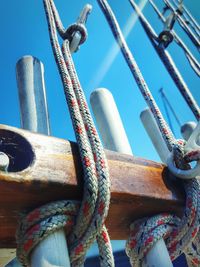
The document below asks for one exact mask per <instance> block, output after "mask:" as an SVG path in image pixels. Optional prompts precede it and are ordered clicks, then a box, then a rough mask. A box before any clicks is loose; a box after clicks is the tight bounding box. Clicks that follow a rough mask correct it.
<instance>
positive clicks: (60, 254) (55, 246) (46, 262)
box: [31, 230, 70, 267]
mask: <svg viewBox="0 0 200 267" xmlns="http://www.w3.org/2000/svg"><path fill="white" fill-rule="evenodd" d="M69 266H70V261H69V254H68V249H67V243H66V239H65V233H64V230H59V231H57V232H56V233H53V234H51V235H49V236H48V237H47V238H45V239H44V240H43V241H42V242H40V243H39V245H38V246H36V248H35V249H34V251H33V253H32V255H31V267H69Z"/></svg>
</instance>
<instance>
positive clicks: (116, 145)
mask: <svg viewBox="0 0 200 267" xmlns="http://www.w3.org/2000/svg"><path fill="white" fill-rule="evenodd" d="M90 102H91V105H92V109H93V112H94V115H95V119H96V122H97V125H98V128H99V131H100V134H101V137H102V139H103V143H104V145H105V148H107V149H110V150H114V151H117V152H121V153H126V154H129V155H132V151H131V147H130V145H129V142H128V138H127V136H126V133H125V131H124V127H123V124H122V122H121V119H120V116H119V112H118V110H117V107H116V104H115V102H114V99H113V96H112V94H111V93H110V92H109V91H108V90H107V89H104V88H101V89H97V90H95V91H94V92H93V93H92V94H91V98H90ZM143 117H144V115H143ZM147 124H148V123H147ZM149 124H151V121H150V122H149ZM151 127H152V128H153V127H154V125H151ZM166 151H167V150H166ZM162 156H163V157H164V153H162ZM149 266H154V267H161V266H162V267H173V265H172V263H171V260H170V257H169V253H168V250H167V248H166V245H165V242H164V240H163V239H160V240H159V241H158V242H157V243H156V244H155V245H154V247H153V248H152V249H151V250H150V252H149V253H148V255H147V256H146V257H145V259H144V261H143V263H142V267H149Z"/></svg>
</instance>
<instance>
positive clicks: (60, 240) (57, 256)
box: [7, 56, 70, 267]
mask: <svg viewBox="0 0 200 267" xmlns="http://www.w3.org/2000/svg"><path fill="white" fill-rule="evenodd" d="M43 73H44V69H43V64H42V63H41V62H40V61H39V60H38V59H35V58H33V57H32V56H26V57H23V58H22V59H20V60H19V61H18V63H17V80H18V87H19V97H20V105H21V120H22V125H23V127H24V128H25V129H27V130H32V131H35V132H40V133H43V134H46V135H49V134H50V130H49V118H48V111H47V104H46V94H45V86H44V76H43ZM38 193H39V192H38ZM30 261H31V267H69V266H70V261H69V255H68V249H67V242H66V239H65V233H64V230H59V231H56V232H55V233H53V234H51V235H49V236H48V237H47V238H45V239H44V240H43V241H41V242H40V243H39V244H38V245H37V246H36V247H35V248H34V250H33V252H32V253H31V257H30ZM13 262H14V264H15V265H14V266H15V267H20V266H21V265H20V264H19V263H18V262H17V261H16V260H14V261H13ZM11 266H13V265H12V262H11V263H10V264H8V265H7V267H11Z"/></svg>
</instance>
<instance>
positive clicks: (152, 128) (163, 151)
mask: <svg viewBox="0 0 200 267" xmlns="http://www.w3.org/2000/svg"><path fill="white" fill-rule="evenodd" d="M140 119H141V121H142V123H143V126H144V128H145V130H146V132H147V134H148V136H149V137H150V139H151V141H152V143H153V145H154V147H155V149H156V151H157V153H158V155H159V157H160V159H161V161H162V162H164V163H166V162H167V158H168V156H169V150H168V148H167V145H166V143H165V141H164V140H163V137H162V134H161V133H160V130H159V128H158V125H157V123H156V121H155V119H154V117H153V114H152V113H151V111H150V109H149V108H146V109H145V110H143V111H142V112H141V114H140Z"/></svg>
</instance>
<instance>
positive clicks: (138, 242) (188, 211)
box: [126, 179, 200, 267]
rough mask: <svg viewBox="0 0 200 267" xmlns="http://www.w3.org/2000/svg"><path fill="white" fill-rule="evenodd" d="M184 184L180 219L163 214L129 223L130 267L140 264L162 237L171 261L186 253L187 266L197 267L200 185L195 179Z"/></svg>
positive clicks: (198, 256) (199, 255) (199, 257)
mask: <svg viewBox="0 0 200 267" xmlns="http://www.w3.org/2000/svg"><path fill="white" fill-rule="evenodd" d="M183 185H184V189H185V192H186V205H185V211H184V213H183V217H182V218H181V219H180V218H179V217H177V216H175V215H170V214H166V213H163V214H158V215H156V216H154V217H151V218H145V219H144V220H138V221H136V222H134V223H133V224H131V227H130V230H131V231H130V236H129V239H128V241H127V244H126V253H127V255H128V256H129V257H130V262H131V265H132V266H141V262H142V261H143V260H144V257H145V256H146V255H147V253H148V252H149V251H150V250H151V248H152V247H153V246H154V244H155V243H157V241H158V240H160V239H161V238H163V239H164V240H165V243H166V246H167V248H168V251H169V254H170V258H171V260H172V261H173V260H175V259H176V258H177V257H178V256H179V255H181V254H182V253H185V255H186V259H187V261H188V263H189V266H191V265H190V264H191V263H192V264H193V265H192V266H196V267H198V266H199V263H200V253H199V247H198V244H199V241H200V232H199V228H200V220H199V218H200V198H199V194H200V187H199V182H198V180H196V179H192V180H189V182H187V183H186V182H184V183H183Z"/></svg>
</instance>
